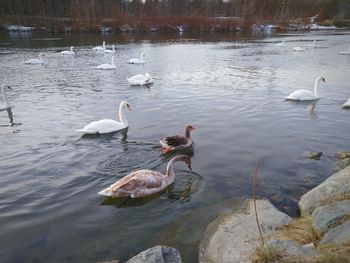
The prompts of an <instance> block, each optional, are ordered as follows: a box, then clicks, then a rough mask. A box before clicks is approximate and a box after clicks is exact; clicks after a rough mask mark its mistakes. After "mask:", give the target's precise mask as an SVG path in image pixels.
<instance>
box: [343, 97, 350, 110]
mask: <svg viewBox="0 0 350 263" xmlns="http://www.w3.org/2000/svg"><path fill="white" fill-rule="evenodd" d="M343 109H350V99H348V100H347V101H346V102H345V103H344V104H343Z"/></svg>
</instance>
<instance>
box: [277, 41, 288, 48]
mask: <svg viewBox="0 0 350 263" xmlns="http://www.w3.org/2000/svg"><path fill="white" fill-rule="evenodd" d="M285 43H286V41H285V40H283V41H282V42H280V43H277V44H276V47H284V45H285Z"/></svg>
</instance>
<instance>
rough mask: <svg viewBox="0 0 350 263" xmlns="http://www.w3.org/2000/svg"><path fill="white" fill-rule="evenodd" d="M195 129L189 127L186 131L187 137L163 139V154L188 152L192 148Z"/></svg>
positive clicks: (161, 142) (178, 136)
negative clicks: (192, 133) (192, 135)
mask: <svg viewBox="0 0 350 263" xmlns="http://www.w3.org/2000/svg"><path fill="white" fill-rule="evenodd" d="M193 130H194V127H192V126H191V125H188V126H187V127H186V129H185V136H180V135H175V136H169V137H165V138H163V139H161V140H160V141H159V142H160V144H161V145H162V149H161V151H162V153H163V154H166V153H168V152H170V151H177V150H186V149H188V148H190V147H191V146H192V138H191V131H193Z"/></svg>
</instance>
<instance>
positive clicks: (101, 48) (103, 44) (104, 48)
mask: <svg viewBox="0 0 350 263" xmlns="http://www.w3.org/2000/svg"><path fill="white" fill-rule="evenodd" d="M93 50H94V51H105V50H106V41H103V43H102V47H100V46H99V47H94V48H93Z"/></svg>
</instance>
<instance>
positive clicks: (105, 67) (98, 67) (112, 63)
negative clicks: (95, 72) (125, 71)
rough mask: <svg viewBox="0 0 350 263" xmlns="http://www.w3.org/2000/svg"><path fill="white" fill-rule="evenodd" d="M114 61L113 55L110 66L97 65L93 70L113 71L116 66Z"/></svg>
mask: <svg viewBox="0 0 350 263" xmlns="http://www.w3.org/2000/svg"><path fill="white" fill-rule="evenodd" d="M114 60H115V55H113V56H112V62H111V64H101V65H99V66H97V67H95V68H96V69H115V68H116V66H115V62H114Z"/></svg>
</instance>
